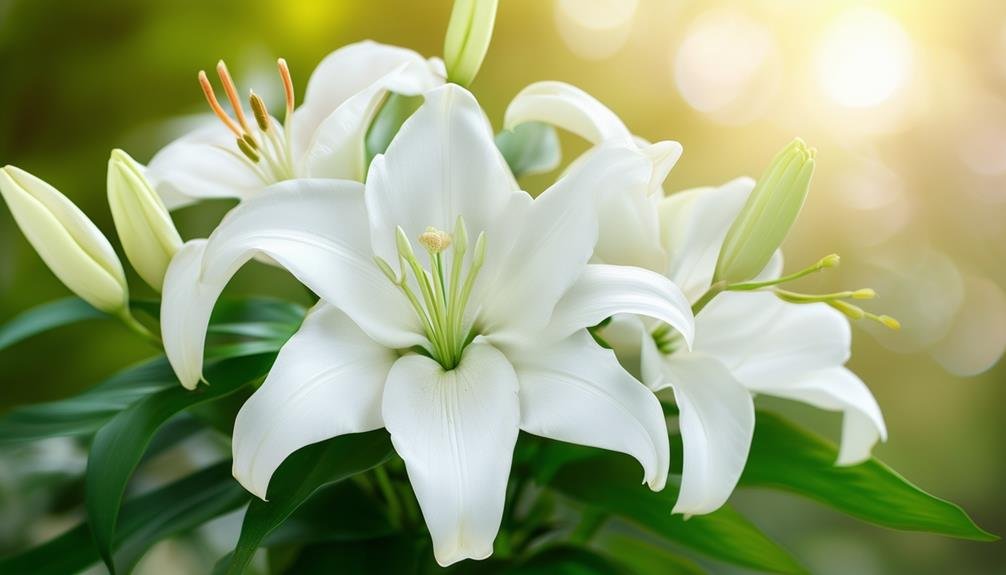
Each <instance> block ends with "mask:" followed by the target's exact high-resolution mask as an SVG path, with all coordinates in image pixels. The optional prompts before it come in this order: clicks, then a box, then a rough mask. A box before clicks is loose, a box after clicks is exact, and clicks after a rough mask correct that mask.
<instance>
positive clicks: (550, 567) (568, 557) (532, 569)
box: [503, 546, 665, 575]
mask: <svg viewBox="0 0 1006 575" xmlns="http://www.w3.org/2000/svg"><path fill="white" fill-rule="evenodd" d="M503 573H506V574H507V575H632V573H634V572H633V571H631V570H629V569H627V568H625V567H623V566H621V565H619V564H617V563H615V562H613V561H610V560H608V559H606V558H605V557H602V556H600V555H598V554H596V553H595V552H593V551H590V550H588V549H582V548H578V547H566V546H562V547H551V548H548V549H546V550H544V551H541V552H539V553H537V554H535V555H533V556H532V557H531V558H530V559H528V560H527V561H525V562H523V563H521V564H519V565H516V566H514V567H511V568H509V569H506V570H504V571H503ZM658 573H665V572H664V571H658Z"/></svg>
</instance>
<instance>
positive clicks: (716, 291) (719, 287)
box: [692, 281, 727, 315]
mask: <svg viewBox="0 0 1006 575" xmlns="http://www.w3.org/2000/svg"><path fill="white" fill-rule="evenodd" d="M725 289H727V282H725V281H718V282H716V283H714V284H713V285H711V286H709V289H708V290H706V293H704V294H702V297H700V298H699V299H698V301H696V302H695V303H694V304H692V315H699V312H700V311H702V308H704V307H706V306H707V305H708V304H709V302H711V301H713V298H715V297H716V296H718V295H720V293H722V292H723V290H725Z"/></svg>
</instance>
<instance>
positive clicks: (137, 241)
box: [108, 150, 182, 292]
mask: <svg viewBox="0 0 1006 575" xmlns="http://www.w3.org/2000/svg"><path fill="white" fill-rule="evenodd" d="M108 205H109V207H110V208H111V209H112V219H113V220H115V229H116V231H117V232H118V234H119V240H120V241H121V242H122V249H123V250H125V252H126V258H127V259H129V263H131V264H132V265H133V269H135V270H136V273H138V274H140V277H141V278H143V281H145V282H147V283H148V284H149V285H150V287H152V288H154V289H155V290H157V291H158V292H160V291H161V284H163V283H164V273H165V272H166V271H167V269H168V264H169V263H170V262H171V258H172V257H174V255H175V253H177V252H178V250H179V249H180V248H181V247H182V238H181V237H180V236H179V235H178V230H176V229H175V224H174V223H173V222H172V221H171V216H170V215H168V210H167V208H166V207H165V206H164V202H163V201H161V198H160V196H158V195H157V193H156V192H155V191H154V189H153V188H152V187H151V185H150V183H149V182H148V181H147V179H146V178H145V177H144V175H143V167H142V166H140V165H139V164H138V163H136V160H134V159H133V158H131V157H129V154H127V153H126V152H123V151H122V150H112V157H111V158H110V159H109V160H108Z"/></svg>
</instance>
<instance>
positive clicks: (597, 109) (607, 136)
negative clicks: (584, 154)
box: [503, 81, 634, 145]
mask: <svg viewBox="0 0 1006 575" xmlns="http://www.w3.org/2000/svg"><path fill="white" fill-rule="evenodd" d="M525 122H544V123H546V124H552V125H554V126H557V127H560V128H562V129H564V130H567V131H570V132H572V133H574V134H576V135H578V136H580V137H581V138H583V139H585V140H587V141H588V142H590V143H592V144H600V143H601V142H613V143H618V144H622V145H630V144H634V140H633V137H632V134H631V133H630V132H629V130H628V128H626V127H625V124H623V123H622V121H621V120H620V119H619V118H618V116H616V115H615V113H614V112H612V111H611V110H609V109H608V108H607V106H605V105H604V104H602V103H601V102H599V101H598V100H597V99H596V98H594V97H593V96H591V95H590V94H588V93H586V92H584V91H583V90H581V89H580V88H577V87H576V86H572V85H570V84H566V83H565V82H553V81H547V82H536V83H534V84H531V85H530V86H528V87H526V88H524V89H523V90H521V91H520V93H518V94H517V95H516V96H515V97H514V99H513V101H511V102H510V105H509V106H508V107H507V110H506V114H505V115H504V119H503V125H504V127H505V128H506V129H508V130H511V129H513V127H514V126H516V125H518V124H523V123H525Z"/></svg>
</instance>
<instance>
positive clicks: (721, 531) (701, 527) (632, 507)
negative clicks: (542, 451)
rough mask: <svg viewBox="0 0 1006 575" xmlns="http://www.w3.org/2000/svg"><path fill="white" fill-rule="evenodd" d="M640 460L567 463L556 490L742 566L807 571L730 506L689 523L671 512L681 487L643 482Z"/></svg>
mask: <svg viewBox="0 0 1006 575" xmlns="http://www.w3.org/2000/svg"><path fill="white" fill-rule="evenodd" d="M641 475H642V472H641V471H640V469H639V466H638V464H637V463H636V462H635V461H633V460H631V459H629V458H627V457H625V456H622V455H615V454H610V455H609V454H605V455H600V456H598V457H596V458H593V459H587V460H581V461H576V462H573V463H568V464H567V465H565V466H564V467H563V468H562V469H561V470H560V471H559V472H558V473H557V474H556V475H555V477H554V478H553V479H552V481H551V483H550V485H551V487H552V488H553V489H555V490H557V491H559V492H560V493H563V494H564V495H566V496H568V497H571V498H573V499H575V500H577V501H579V502H580V503H582V504H584V505H587V506H590V507H596V508H598V509H601V510H603V511H607V512H609V513H611V514H613V515H617V516H619V517H621V518H623V519H626V520H628V521H630V522H632V523H635V524H637V525H639V526H641V527H643V528H645V529H647V530H649V531H652V532H653V533H655V534H657V535H660V536H661V537H664V538H666V539H669V540H671V541H675V542H677V543H680V544H681V545H684V546H687V547H691V548H692V549H695V550H697V551H700V552H702V553H705V554H707V555H709V556H710V557H715V558H717V559H720V560H722V561H728V562H730V563H734V564H737V565H741V566H744V567H750V568H754V569H760V570H763V571H770V572H773V573H805V572H806V571H805V569H804V568H803V567H802V566H800V564H799V563H797V562H796V560H795V559H793V558H792V557H791V556H790V555H789V553H787V552H786V551H785V550H784V549H782V548H781V547H779V546H778V545H777V544H775V543H774V542H773V541H772V540H770V539H769V538H768V537H766V536H765V534H763V533H762V532H761V531H760V530H759V529H758V528H757V527H755V526H754V525H752V524H751V523H750V522H748V521H747V520H746V519H744V517H742V516H741V515H740V514H739V513H737V512H736V511H734V510H733V509H731V508H730V507H722V508H720V509H719V510H718V511H716V512H714V513H710V514H708V515H696V516H693V517H691V518H690V519H688V520H687V521H686V520H685V519H684V518H682V516H681V515H671V509H672V508H673V507H674V501H675V499H676V498H677V488H676V487H675V486H674V485H672V484H670V483H668V485H667V487H666V488H665V489H664V490H663V491H661V492H659V493H654V492H652V491H650V490H649V489H647V488H646V486H643V485H640V477H641Z"/></svg>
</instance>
